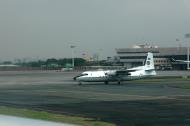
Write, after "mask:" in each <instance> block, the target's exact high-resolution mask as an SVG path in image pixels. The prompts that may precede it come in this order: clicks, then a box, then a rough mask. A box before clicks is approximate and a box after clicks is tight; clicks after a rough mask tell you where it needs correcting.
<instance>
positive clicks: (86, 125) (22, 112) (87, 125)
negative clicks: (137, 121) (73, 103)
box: [0, 106, 116, 126]
mask: <svg viewBox="0 0 190 126" xmlns="http://www.w3.org/2000/svg"><path fill="white" fill-rule="evenodd" d="M0 114H4V115H11V116H18V117H26V118H32V119H40V120H47V121H54V122H64V123H70V124H78V125H82V126H116V125H115V124H112V123H107V122H103V121H101V120H100V119H93V118H84V117H77V116H68V115H61V114H53V113H49V112H43V111H33V110H28V109H18V108H10V107H5V106H0Z"/></svg>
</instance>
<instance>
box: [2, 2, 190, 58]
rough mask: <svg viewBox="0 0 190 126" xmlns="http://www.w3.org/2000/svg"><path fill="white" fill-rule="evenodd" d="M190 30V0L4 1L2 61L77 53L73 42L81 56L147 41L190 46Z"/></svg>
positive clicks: (112, 51) (107, 52)
mask: <svg viewBox="0 0 190 126" xmlns="http://www.w3.org/2000/svg"><path fill="white" fill-rule="evenodd" d="M185 33H190V0H0V60H13V59H15V58H24V57H25V58H27V57H30V58H51V57H55V58H64V57H71V50H70V48H69V47H70V45H72V44H73V45H76V48H75V50H76V51H75V52H76V55H77V56H78V57H81V55H82V53H85V54H86V55H89V56H91V55H93V54H95V53H99V54H100V56H101V57H107V56H113V55H115V48H125V47H131V46H132V45H134V44H143V43H150V44H154V45H158V46H179V44H181V45H182V46H187V39H184V34H185ZM176 39H179V40H180V41H176ZM185 41H186V42H185ZM189 41H190V40H189Z"/></svg>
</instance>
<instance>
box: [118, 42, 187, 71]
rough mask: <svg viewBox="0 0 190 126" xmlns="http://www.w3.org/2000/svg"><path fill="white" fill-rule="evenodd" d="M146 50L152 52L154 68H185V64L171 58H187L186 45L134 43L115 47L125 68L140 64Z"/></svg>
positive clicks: (143, 59)
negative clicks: (169, 45)
mask: <svg viewBox="0 0 190 126" xmlns="http://www.w3.org/2000/svg"><path fill="white" fill-rule="evenodd" d="M147 52H152V53H153V54H154V63H155V68H156V69H161V70H164V69H180V70H186V69H187V64H186V63H182V62H174V61H173V60H172V58H173V59H177V60H187V47H158V46H151V45H148V44H145V45H135V46H133V47H132V48H119V49H116V53H117V57H118V59H119V62H120V63H122V64H123V65H124V66H125V67H126V68H131V67H135V66H140V65H142V64H143V63H144V61H145V58H146V55H147Z"/></svg>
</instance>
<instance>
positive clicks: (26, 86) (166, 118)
mask: <svg viewBox="0 0 190 126" xmlns="http://www.w3.org/2000/svg"><path fill="white" fill-rule="evenodd" d="M183 72H184V71H180V74H181V75H182V76H183V75H185V76H189V75H190V74H189V72H184V74H183ZM78 73H79V72H55V71H46V72H42V71H36V72H34V71H33V72H31V71H29V72H26V71H25V72H0V105H2V106H11V107H18V108H27V109H33V110H43V111H49V112H53V113H59V114H67V115H78V116H84V117H91V118H94V119H95V120H96V119H98V120H103V121H106V122H112V123H115V124H117V125H118V126H128V125H129V126H189V125H190V89H188V88H184V87H187V86H189V85H190V81H189V79H187V80H186V79H182V80H181V79H175V78H170V79H164V80H163V79H152V80H139V81H128V82H123V83H122V84H121V85H117V83H110V84H109V85H104V84H103V83H84V84H83V85H82V86H79V85H78V84H77V82H74V81H73V80H72V78H73V76H75V75H77V74H78ZM161 73H164V72H159V76H160V75H164V74H161ZM170 73H171V75H170ZM177 75H179V71H177V72H174V71H172V72H170V71H167V72H166V73H165V75H164V76H174V77H175V76H177ZM181 75H180V76H181Z"/></svg>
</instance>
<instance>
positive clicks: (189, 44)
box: [185, 33, 190, 70]
mask: <svg viewBox="0 0 190 126" xmlns="http://www.w3.org/2000/svg"><path fill="white" fill-rule="evenodd" d="M185 38H190V33H187V34H185ZM189 46H190V42H189V41H188V46H187V70H189V69H190V68H189Z"/></svg>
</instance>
